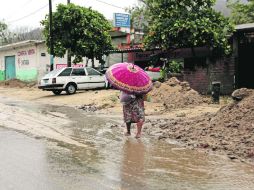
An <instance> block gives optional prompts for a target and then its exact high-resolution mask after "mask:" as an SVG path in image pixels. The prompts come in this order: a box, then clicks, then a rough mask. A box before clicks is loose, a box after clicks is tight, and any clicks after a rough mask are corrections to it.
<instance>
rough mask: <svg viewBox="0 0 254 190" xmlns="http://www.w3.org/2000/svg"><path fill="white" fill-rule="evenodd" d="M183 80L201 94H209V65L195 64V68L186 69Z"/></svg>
mask: <svg viewBox="0 0 254 190" xmlns="http://www.w3.org/2000/svg"><path fill="white" fill-rule="evenodd" d="M183 80H184V81H188V82H189V83H190V87H191V88H193V89H194V90H196V91H198V92H199V93H201V94H207V92H208V90H209V75H208V67H207V66H206V67H202V66H197V65H196V66H195V69H194V70H192V69H185V70H184V74H183Z"/></svg>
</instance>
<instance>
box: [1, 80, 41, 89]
mask: <svg viewBox="0 0 254 190" xmlns="http://www.w3.org/2000/svg"><path fill="white" fill-rule="evenodd" d="M0 86H3V87H11V88H17V87H18V88H24V87H29V88H32V87H36V86H37V84H36V82H24V81H21V80H19V79H10V80H6V81H0Z"/></svg>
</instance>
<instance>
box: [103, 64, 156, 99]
mask: <svg viewBox="0 0 254 190" xmlns="http://www.w3.org/2000/svg"><path fill="white" fill-rule="evenodd" d="M106 77H107V80H108V81H109V83H110V84H111V85H112V86H114V87H115V88H117V89H119V90H122V91H124V92H126V93H131V94H146V93H147V92H149V91H150V90H151V89H152V86H153V84H152V81H151V79H150V77H149V76H148V74H147V73H146V72H145V71H144V70H143V69H141V68H140V67H138V66H137V65H134V64H132V63H117V64H114V65H112V66H111V67H109V68H108V70H107V72H106Z"/></svg>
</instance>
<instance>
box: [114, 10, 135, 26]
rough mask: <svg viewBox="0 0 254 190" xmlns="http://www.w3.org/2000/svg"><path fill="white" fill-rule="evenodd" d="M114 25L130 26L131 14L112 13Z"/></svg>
mask: <svg viewBox="0 0 254 190" xmlns="http://www.w3.org/2000/svg"><path fill="white" fill-rule="evenodd" d="M114 26H115V27H124V28H130V27H131V16H130V15H129V14H124V13H114Z"/></svg>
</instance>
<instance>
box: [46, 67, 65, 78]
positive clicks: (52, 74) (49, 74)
mask: <svg viewBox="0 0 254 190" xmlns="http://www.w3.org/2000/svg"><path fill="white" fill-rule="evenodd" d="M60 70H61V69H56V70H53V71H51V72H49V73H48V74H46V75H45V77H53V76H55V75H56V74H57V73H58V72H59V71H60Z"/></svg>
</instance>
